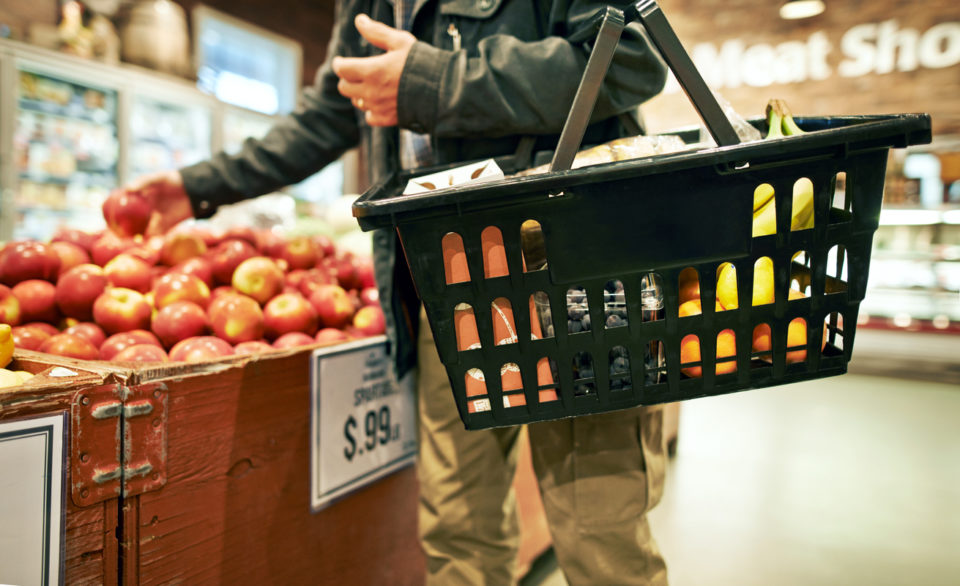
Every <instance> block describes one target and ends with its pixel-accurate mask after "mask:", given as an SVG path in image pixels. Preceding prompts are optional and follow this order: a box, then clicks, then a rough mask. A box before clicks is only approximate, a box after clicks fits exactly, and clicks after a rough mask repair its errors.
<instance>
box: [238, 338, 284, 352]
mask: <svg viewBox="0 0 960 586" xmlns="http://www.w3.org/2000/svg"><path fill="white" fill-rule="evenodd" d="M275 349H276V348H274V347H273V346H271V345H270V344H267V343H266V342H264V341H263V340H251V341H249V342H240V343H239V344H237V345H236V346H234V347H233V351H234V353H235V354H263V353H264V352H273V351H274V350H275Z"/></svg>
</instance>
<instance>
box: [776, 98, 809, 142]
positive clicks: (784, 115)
mask: <svg viewBox="0 0 960 586" xmlns="http://www.w3.org/2000/svg"><path fill="white" fill-rule="evenodd" d="M777 102H778V105H779V110H780V121H781V122H780V124H781V126H782V130H783V133H784V134H785V135H787V136H796V135H798V134H806V132H804V131H803V129H801V128H800V127H799V126H797V123H796V121H794V119H793V113H792V112H791V111H790V108H789V107H787V103H786V102H784V101H783V100H777Z"/></svg>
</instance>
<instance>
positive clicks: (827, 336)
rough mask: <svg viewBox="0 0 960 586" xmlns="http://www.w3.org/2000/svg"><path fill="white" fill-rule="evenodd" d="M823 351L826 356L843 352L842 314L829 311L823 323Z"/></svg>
mask: <svg viewBox="0 0 960 586" xmlns="http://www.w3.org/2000/svg"><path fill="white" fill-rule="evenodd" d="M823 337H824V344H823V353H824V355H827V356H838V355H842V354H843V314H841V313H839V312H836V311H834V312H831V313H828V314H827V317H826V319H825V320H824V323H823Z"/></svg>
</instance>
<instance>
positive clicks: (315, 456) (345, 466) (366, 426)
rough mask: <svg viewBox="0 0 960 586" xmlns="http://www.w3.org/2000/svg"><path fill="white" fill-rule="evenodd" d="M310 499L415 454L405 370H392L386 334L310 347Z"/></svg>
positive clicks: (316, 504) (371, 477)
mask: <svg viewBox="0 0 960 586" xmlns="http://www.w3.org/2000/svg"><path fill="white" fill-rule="evenodd" d="M310 368H311V382H310V394H311V406H312V411H311V416H310V427H311V442H310V444H311V445H310V464H311V470H310V478H311V481H310V483H311V490H310V502H311V508H312V509H313V510H314V511H317V510H319V509H322V508H323V507H325V506H327V505H328V504H330V502H331V501H333V500H334V499H337V498H339V497H341V496H344V495H346V494H348V493H350V492H352V491H354V490H356V489H358V488H360V487H363V486H366V485H367V484H370V483H371V482H374V481H375V480H378V479H380V478H382V477H384V476H386V475H387V474H390V473H391V472H394V471H395V470H397V469H399V468H401V467H403V466H406V465H408V464H411V463H412V462H413V461H414V458H415V457H416V453H417V428H416V421H417V419H416V400H415V397H414V390H413V381H414V376H413V373H410V374H408V375H407V376H405V377H404V378H403V380H401V381H397V380H396V377H395V376H394V370H393V359H392V357H391V356H390V355H389V354H388V353H387V342H386V337H384V336H378V337H376V338H368V339H365V340H358V341H356V342H351V343H347V344H342V345H337V346H332V347H330V348H318V349H317V350H314V352H313V357H312V360H311V363H310Z"/></svg>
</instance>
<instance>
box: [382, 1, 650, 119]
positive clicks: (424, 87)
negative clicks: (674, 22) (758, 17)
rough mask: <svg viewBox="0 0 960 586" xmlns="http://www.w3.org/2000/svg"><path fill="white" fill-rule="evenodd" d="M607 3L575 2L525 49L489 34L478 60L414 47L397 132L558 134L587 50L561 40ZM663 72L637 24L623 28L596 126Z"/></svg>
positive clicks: (646, 92) (640, 96)
mask: <svg viewBox="0 0 960 586" xmlns="http://www.w3.org/2000/svg"><path fill="white" fill-rule="evenodd" d="M606 4H607V3H599V2H585V1H574V2H571V3H570V6H569V8H568V9H567V11H566V18H565V19H564V20H563V21H562V22H551V23H548V24H549V26H548V30H549V31H550V34H551V35H554V36H547V37H545V38H543V39H541V40H538V41H532V42H524V41H521V40H520V39H517V38H516V37H512V36H508V35H493V36H489V37H486V38H484V39H482V40H481V41H480V42H479V47H478V48H479V55H476V56H468V54H467V51H466V50H460V51H446V50H442V49H437V48H435V47H431V46H429V45H427V44H426V43H422V42H418V43H416V44H415V45H414V46H413V48H412V49H411V51H410V54H409V56H408V58H407V61H406V64H405V66H404V70H403V76H402V77H401V79H400V91H399V101H398V107H397V111H398V119H399V125H400V126H401V127H404V128H414V129H416V130H417V131H418V132H428V133H430V134H431V135H433V136H437V137H469V136H484V137H496V136H504V135H516V134H557V133H559V132H560V130H561V129H562V127H563V122H564V120H566V117H567V113H568V111H569V108H570V104H571V103H572V102H573V96H574V94H575V93H576V89H577V84H578V83H579V81H580V76H581V75H582V74H583V70H584V68H585V67H586V63H587V58H588V57H589V51H588V50H587V48H585V47H584V46H581V45H572V44H570V43H569V42H567V41H566V40H565V39H564V38H563V37H562V36H559V35H569V34H571V33H573V32H575V31H576V30H578V29H579V28H580V27H582V26H584V25H586V24H587V22H589V20H590V16H592V15H593V14H594V13H596V11H598V10H599V9H600V8H602V7H603V6H605V5H606ZM665 80H666V69H665V67H664V65H663V63H662V62H661V61H660V59H659V57H658V56H656V54H655V52H654V51H653V50H652V49H651V47H650V46H649V44H648V43H647V42H646V40H645V37H644V35H643V33H642V32H641V29H640V25H639V24H637V23H633V24H631V25H630V26H628V27H627V28H626V29H625V30H624V32H623V36H622V37H621V39H620V44H619V45H618V47H617V51H616V54H615V55H614V58H613V62H612V63H611V65H610V70H609V71H608V73H607V77H606V79H605V81H604V84H603V87H602V88H601V90H600V94H599V96H598V98H597V106H596V109H595V111H594V118H593V119H594V120H602V119H604V118H607V117H609V116H612V115H615V114H619V113H621V112H625V111H628V110H630V109H631V108H632V107H634V106H636V105H638V104H640V103H641V102H643V101H645V100H647V99H649V98H650V97H652V96H654V95H656V94H657V93H658V92H659V91H660V90H661V89H662V88H663V85H664V82H665Z"/></svg>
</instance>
